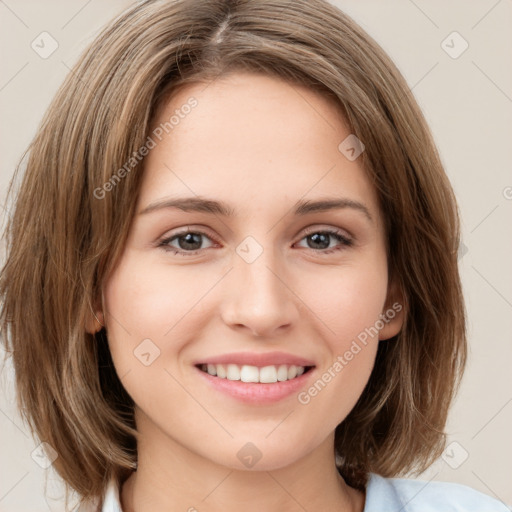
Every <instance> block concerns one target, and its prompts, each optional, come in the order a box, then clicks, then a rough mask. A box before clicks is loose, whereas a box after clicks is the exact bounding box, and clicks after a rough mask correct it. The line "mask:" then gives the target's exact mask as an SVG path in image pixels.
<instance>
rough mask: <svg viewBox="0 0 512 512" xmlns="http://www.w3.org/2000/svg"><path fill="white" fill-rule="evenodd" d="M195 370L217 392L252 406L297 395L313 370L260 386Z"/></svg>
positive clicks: (259, 384) (260, 384)
mask: <svg viewBox="0 0 512 512" xmlns="http://www.w3.org/2000/svg"><path fill="white" fill-rule="evenodd" d="M195 369H196V370H197V371H198V372H199V373H200V374H201V375H202V377H203V378H204V379H205V380H206V382H207V383H208V384H209V385H210V386H212V387H213V388H214V389H216V390H218V391H222V392H223V393H225V394H227V395H230V396H232V397H234V398H237V399H238V400H241V401H243V402H248V403H252V404H270V403H274V402H278V401H279V400H283V399H284V398H286V397H288V396H290V395H292V394H293V393H297V392H298V391H299V390H300V389H301V388H302V387H304V385H305V383H306V382H307V381H308V380H309V378H310V376H311V374H312V373H313V372H314V370H315V368H314V367H313V368H311V369H310V370H309V371H308V372H306V373H303V374H302V375H300V376H299V377H295V378H294V379H292V380H285V381H283V382H280V381H278V382H273V383H269V384H262V383H260V382H242V381H241V380H229V379H221V378H219V377H215V376H213V375H210V374H209V373H206V372H203V371H202V370H200V369H199V368H197V366H196V367H195Z"/></svg>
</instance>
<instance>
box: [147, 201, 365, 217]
mask: <svg viewBox="0 0 512 512" xmlns="http://www.w3.org/2000/svg"><path fill="white" fill-rule="evenodd" d="M168 208H177V209H180V210H183V211H185V212H202V213H210V214H213V215H221V216H223V217H233V216H234V215H235V210H234V209H233V208H231V207H230V206H229V205H228V204H226V203H223V202H220V201H216V200H213V199H208V198H205V197H201V196H196V197H179V198H166V199H161V200H160V201H156V202H155V203H151V204H150V205H148V206H146V207H145V208H144V209H143V210H141V211H140V212H139V215H144V214H146V213H151V212H154V211H158V210H162V209H168ZM345 208H350V209H354V210H356V211H359V212H361V213H363V214H364V216H365V217H366V218H367V219H368V220H369V221H370V222H373V218H372V216H371V214H370V211H369V209H368V208H367V207H366V206H365V205H364V204H363V203H361V202H359V201H354V200H353V199H348V198H343V197H342V198H337V197H336V198H331V197H327V198H321V199H318V200H315V201H312V200H300V201H297V203H295V205H294V206H293V208H292V209H295V210H294V215H296V216H303V215H307V214H310V213H315V212H325V211H329V210H341V209H345Z"/></svg>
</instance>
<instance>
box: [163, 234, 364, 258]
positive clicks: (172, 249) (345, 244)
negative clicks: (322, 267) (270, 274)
mask: <svg viewBox="0 0 512 512" xmlns="http://www.w3.org/2000/svg"><path fill="white" fill-rule="evenodd" d="M188 233H192V234H194V235H202V236H205V237H207V238H209V239H210V240H212V241H213V242H215V243H219V242H218V241H217V240H215V239H214V238H213V237H211V236H210V235H208V234H206V233H205V232H203V231H200V230H198V231H192V230H187V231H181V232H179V233H175V234H173V235H172V236H170V237H166V238H164V239H162V240H160V242H158V247H160V248H162V249H163V250H164V251H166V252H173V253H174V254H175V255H178V256H195V255H196V254H198V253H199V252H200V251H202V250H204V249H197V250H195V251H184V250H183V249H176V248H175V247H171V246H169V243H170V242H172V241H173V240H174V239H177V238H180V237H182V236H184V235H187V234H188ZM315 234H322V235H330V236H332V237H333V238H335V239H336V240H337V241H338V242H341V246H338V247H335V248H331V249H324V250H322V249H310V250H311V251H313V252H317V253H322V255H325V254H332V253H334V252H336V251H341V250H343V249H344V248H345V247H351V246H352V245H353V244H354V242H353V240H351V239H349V238H347V237H346V236H345V235H343V234H341V232H339V231H336V230H331V229H324V230H318V229H317V230H311V231H309V232H308V233H306V234H304V236H303V237H302V238H301V239H300V240H299V241H301V240H303V239H304V238H307V237H308V236H311V235H315Z"/></svg>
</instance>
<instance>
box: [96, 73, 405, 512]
mask: <svg viewBox="0 0 512 512" xmlns="http://www.w3.org/2000/svg"><path fill="white" fill-rule="evenodd" d="M191 96H193V97H194V98H196V99H197V101H198V105H197V106H196V107H195V108H194V109H192V110H191V112H190V114H188V115H187V116H184V118H183V119H180V122H179V124H178V125H176V126H175V127H174V129H173V130H172V131H170V132H169V134H167V135H165V137H163V138H162V141H161V142H159V143H158V144H157V146H156V147H155V148H154V149H152V150H151V151H150V153H149V154H148V156H147V157H146V161H145V170H144V177H143V183H142V188H141V193H140V196H139V198H138V205H137V212H138V213H137V215H136V216H135V218H134V220H133V222H132V225H131V228H130V235H129V238H128V241H127V244H126V247H125V250H124V253H123V255H122V258H121V260H120V262H119V265H118V266H117V267H116V269H115V271H114V272H113V273H112V274H111V276H109V279H108V281H107V283H106V286H105V288H104V298H103V306H102V308H98V310H97V311H96V316H97V317H98V319H99V320H100V321H101V323H104V324H106V327H107V333H108V339H109V347H110V350H111V353H112V358H113V361H114V364H115V367H116V371H117V373H118V375H119V376H120V378H121V379H122V383H123V385H124V386H125V388H126V390H127V391H128V393H129V394H130V395H131V396H132V398H133V399H134V401H135V403H136V409H135V417H136V422H137V427H138V431H139V433H140V440H139V444H138V454H139V461H138V469H137V471H136V472H134V473H133V474H132V475H131V476H130V478H128V480H127V481H126V482H125V483H124V485H123V487H122V493H121V498H122V506H123V510H124V511H137V512H145V511H152V512H155V511H164V510H165V511H169V510H170V511H178V510H179V511H185V510H205V511H206V510H208V511H221V510H222V511H223V512H230V511H235V510H236V511H239V510H244V511H247V512H253V511H254V512H256V511H261V510H266V511H270V512H272V511H278V510H279V511H286V512H287V511H289V512H292V511H303V510H309V511H311V510H326V511H333V512H334V511H336V512H340V511H359V512H361V511H362V510H363V508H364V500H365V495H364V493H362V492H359V491H356V490H355V489H353V488H351V487H349V486H348V485H347V484H346V483H345V482H344V480H343V479H342V478H341V477H340V476H339V474H338V472H337V470H336V467H335V464H334V448H333V446H334V430H335V428H336V426H337V425H338V424H339V423H341V422H342V421H343V420H344V418H345V417H346V416H347V414H348V413H349V412H350V410H351V409H352V408H353V406H354V405H355V403H356V402H357V399H358V398H359V396H360V395H361V393H362V391H363V389H364V386H365V385H366V383H367V381H368V379H369V376H370V374H371V371H372V368H373V365H374V361H375V356H376V352H377V345H378V340H377V336H375V337H374V338H370V339H369V342H368V344H367V345H366V346H363V345H361V347H362V350H361V351H360V352H358V354H357V355H356V356H355V357H354V358H353V359H352V360H351V361H350V362H349V363H348V364H347V365H346V366H345V367H344V368H343V370H342V371H341V372H338V373H337V374H336V377H335V378H333V379H332V380H331V381H330V382H329V383H328V384H327V385H326V386H325V387H324V388H323V389H322V390H321V392H319V393H318V394H317V395H316V396H315V397H314V398H312V399H311V400H310V402H309V403H308V404H301V403H299V401H298V399H297V393H294V394H292V395H291V396H289V397H286V398H285V399H283V400H281V401H279V402H276V403H273V404H268V405H251V404H247V403H244V402H241V401H238V400H236V399H234V398H232V397H230V396H227V395H225V394H223V393H220V392H218V391H215V390H213V389H211V388H210V387H209V386H207V385H206V383H204V382H203V379H202V378H200V377H201V376H198V374H197V370H196V369H195V368H194V366H193V362H195V361H196V360H197V359H200V358H205V357H210V356H216V355H220V354H225V353H228V352H238V351H249V352H269V351H274V350H280V351H284V352H288V353H291V354H294V355H298V356H303V357H306V358H308V359H311V360H313V361H314V362H315V365H316V368H315V370H314V378H313V377H312V375H313V374H312V375H310V380H309V381H308V384H305V386H304V389H305V390H307V388H309V387H310V386H311V385H312V384H313V383H314V382H315V381H316V380H317V379H319V378H320V376H321V375H322V373H323V372H325V371H327V369H328V368H332V366H333V363H334V362H335V361H336V358H337V357H338V355H342V354H344V353H345V352H346V351H347V350H348V349H349V348H350V346H351V343H352V342H353V340H354V339H356V337H357V336H358V334H360V333H361V332H362V331H364V330H365V328H368V327H370V326H373V325H375V323H376V322H377V320H378V319H379V315H380V314H381V313H384V312H385V311H386V310H387V309H389V308H390V307H391V304H393V303H394V302H395V301H397V299H398V300H399V299H400V298H399V297H398V295H397V293H396V292H395V287H394V284H393V283H390V282H388V274H387V258H386V251H385V234H384V226H383V217H382V213H381V212H380V210H379V207H378V201H377V195H376V191H375V190H374V188H373V186H372V185H371V183H370V181H369V179H368V177H367V175H366V173H365V171H364V170H363V168H362V167H361V164H360V160H361V159H360V158H359V159H356V160H355V161H349V160H348V159H347V158H346V157H345V155H344V154H342V152H340V150H338V145H339V144H340V142H341V141H343V140H344V139H345V138H346V137H347V136H348V135H349V134H350V131H349V130H348V129H347V127H346V125H345V124H344V122H343V119H342V117H341V115H340V113H339V110H337V108H336V105H335V104H334V103H332V100H330V99H328V98H325V97H323V96H321V95H319V94H318V93H316V92H313V91H310V90H308V89H306V88H303V87H299V86H297V85H293V86H292V85H290V84H288V83H286V82H284V81H281V80H279V79H275V78H271V77H268V76H264V75H259V74H252V73H245V72H244V73H235V74H231V75H227V76H223V77H222V78H221V79H217V80H215V81H214V82H212V83H210V84H204V83H202V84H194V85H188V86H187V87H186V88H184V89H181V90H180V91H179V92H178V93H177V94H176V95H175V96H174V97H173V98H172V99H171V100H170V102H168V103H167V104H166V105H165V108H162V109H161V111H160V112H159V115H158V116H157V119H156V120H155V126H158V124H159V123H161V122H165V121H168V120H169V118H170V117H171V115H172V114H173V113H174V111H175V109H179V108H180V107H181V106H182V105H184V104H185V103H186V102H187V100H188V99H189V98H190V97H191ZM119 186H122V184H120V185H119ZM196 195H198V196H202V197H208V198H212V199H215V200H218V201H223V202H226V203H228V204H229V205H230V207H232V208H233V209H234V210H235V215H234V216H233V217H232V218H227V217H226V218H225V217H222V216H221V215H218V214H216V215H213V214H210V213H206V212H186V211H183V210H180V209H171V208H161V209H156V210H153V211H152V212H150V213H143V214H141V213H140V212H141V211H142V210H143V209H145V208H146V207H147V206H148V205H150V204H152V203H155V202H158V201H160V200H163V199H165V198H168V197H170V196H173V197H185V196H196ZM325 197H336V198H341V197H344V198H349V199H351V200H353V201H359V202H360V203H363V204H364V205H365V206H366V208H367V209H368V211H369V213H370V215H371V217H372V220H369V219H368V218H367V217H366V216H365V214H364V213H363V212H362V211H360V210H357V209H355V208H350V207H346V208H342V209H337V210H332V211H325V212H314V213H309V214H307V215H306V216H295V215H294V214H293V206H294V204H295V202H296V201H298V200H300V199H309V200H316V199H319V198H325ZM187 227H189V228H190V231H192V232H197V231H198V230H199V231H202V232H205V233H206V236H203V237H199V239H198V240H195V243H196V245H193V244H194V240H192V241H190V240H188V243H189V244H192V245H188V246H187V240H185V239H184V238H183V237H182V238H181V239H180V238H174V241H172V242H168V244H167V245H168V246H169V245H171V246H172V248H174V249H175V250H180V249H181V251H182V252H186V251H187V250H188V251H189V253H190V252H193V251H195V250H196V251H198V252H197V254H195V255H192V256H188V255H187V254H185V255H184V256H183V255H179V254H174V253H173V252H172V250H171V251H166V250H164V248H162V247H158V243H159V241H161V240H162V239H164V238H169V237H170V236H171V235H173V234H176V233H178V232H180V231H183V230H184V229H186V228H187ZM306 228H312V230H311V231H308V232H305V231H306ZM326 229H334V230H338V231H339V232H341V233H342V234H343V235H344V236H346V237H349V238H350V239H351V240H352V241H353V244H352V245H351V246H345V245H343V244H342V243H340V242H339V241H337V240H336V239H335V238H334V237H332V236H328V237H326V238H325V239H324V242H323V241H322V240H321V241H320V242H319V241H318V240H317V241H316V244H315V241H314V240H311V238H312V237H311V236H309V235H311V234H314V233H319V232H320V233H321V232H322V230H326ZM247 236H251V237H253V238H254V239H255V240H256V241H257V244H259V246H261V249H262V251H263V252H262V253H261V255H260V256H259V257H258V258H257V259H255V260H254V261H253V262H251V263H248V262H247V261H245V260H244V259H243V258H241V257H240V256H239V254H238V253H237V252H236V249H237V247H238V246H239V244H241V242H242V241H243V240H244V239H245V238H246V237H247ZM322 243H324V245H322ZM242 246H243V244H242ZM187 247H191V248H189V249H187ZM326 247H327V248H326ZM197 248H199V249H197ZM332 248H338V249H339V250H337V251H334V252H331V253H329V254H326V253H325V252H326V251H327V250H329V249H332ZM251 250H253V249H251ZM95 322H96V320H93V319H91V327H90V330H91V331H94V330H96V329H97V327H98V326H97V325H95ZM402 322H403V318H402V314H401V313H399V314H397V315H396V316H395V318H394V319H393V320H391V321H389V322H388V323H387V324H385V326H384V327H383V328H382V329H381V330H380V332H379V335H378V338H379V339H381V340H385V339H388V338H390V337H392V336H394V335H395V334H397V333H398V332H399V330H400V328H401V326H402ZM148 338H149V339H150V340H152V343H154V344H155V345H156V346H157V347H158V349H159V350H160V354H159V356H158V357H157V358H156V359H155V360H154V361H153V362H152V363H151V364H150V365H149V366H145V365H144V364H142V363H141V362H140V361H139V360H138V359H137V358H136V357H134V350H136V348H137V346H138V345H139V344H140V343H141V342H142V340H145V339H148ZM151 350H153V349H151ZM248 442H251V443H253V444H254V445H255V446H256V447H257V448H258V450H259V451H260V452H261V454H262V457H261V459H260V460H259V461H258V462H257V463H256V464H255V465H254V466H252V467H251V468H248V467H246V466H244V465H243V464H242V462H241V461H240V460H239V459H238V457H237V452H238V451H239V450H240V449H241V448H242V447H243V446H244V445H245V444H246V443H248ZM319 490H321V492H319ZM192 507H194V508H192Z"/></svg>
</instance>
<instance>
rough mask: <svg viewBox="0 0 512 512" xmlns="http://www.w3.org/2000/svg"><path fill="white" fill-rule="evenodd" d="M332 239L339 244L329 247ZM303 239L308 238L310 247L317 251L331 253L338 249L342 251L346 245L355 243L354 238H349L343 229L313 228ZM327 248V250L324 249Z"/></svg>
mask: <svg viewBox="0 0 512 512" xmlns="http://www.w3.org/2000/svg"><path fill="white" fill-rule="evenodd" d="M332 239H334V240H336V241H337V242H338V243H339V245H338V246H335V247H332V246H331V247H329V246H330V242H331V241H332ZM302 240H308V241H309V242H310V243H308V246H309V247H308V248H309V249H312V250H314V251H315V252H320V253H321V254H331V253H333V252H336V251H341V250H343V249H344V248H345V247H350V246H352V245H353V243H354V242H353V240H351V239H350V238H348V237H347V236H346V235H345V234H343V233H342V232H341V231H337V230H332V229H325V230H318V229H317V230H312V231H310V232H309V233H307V234H306V236H305V237H304V238H302ZM323 249H327V250H323Z"/></svg>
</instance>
